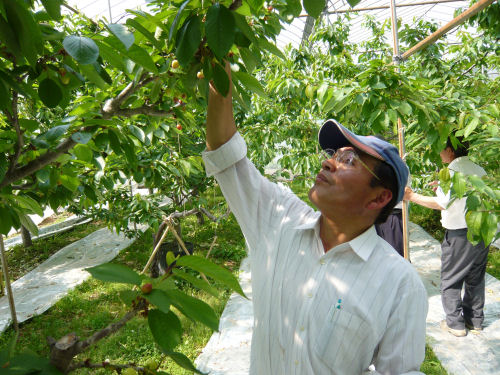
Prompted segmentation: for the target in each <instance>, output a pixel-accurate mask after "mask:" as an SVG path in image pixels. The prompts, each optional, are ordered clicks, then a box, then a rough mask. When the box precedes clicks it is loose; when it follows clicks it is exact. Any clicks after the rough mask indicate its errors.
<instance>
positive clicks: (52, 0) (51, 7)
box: [41, 0, 63, 21]
mask: <svg viewBox="0 0 500 375" xmlns="http://www.w3.org/2000/svg"><path fill="white" fill-rule="evenodd" d="M41 1H42V4H43V6H44V8H45V10H46V11H47V13H48V14H49V16H50V17H52V19H53V20H56V21H59V19H60V18H61V5H62V3H63V0H41Z"/></svg>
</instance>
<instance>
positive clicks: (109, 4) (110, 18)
mask: <svg viewBox="0 0 500 375" xmlns="http://www.w3.org/2000/svg"><path fill="white" fill-rule="evenodd" d="M108 10H109V23H113V17H112V16H111V0H108Z"/></svg>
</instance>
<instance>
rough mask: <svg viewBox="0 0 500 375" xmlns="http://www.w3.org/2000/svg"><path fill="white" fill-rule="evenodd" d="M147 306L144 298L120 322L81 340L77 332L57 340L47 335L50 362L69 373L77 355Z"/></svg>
mask: <svg viewBox="0 0 500 375" xmlns="http://www.w3.org/2000/svg"><path fill="white" fill-rule="evenodd" d="M146 308H147V302H146V300H144V299H142V300H141V301H140V302H139V303H138V304H136V305H135V307H134V309H133V310H131V311H129V312H127V313H126V314H125V315H124V316H123V317H122V318H121V319H120V320H119V321H118V322H115V323H111V324H109V325H108V326H107V327H105V328H103V329H101V330H100V331H97V332H96V333H94V334H93V335H92V336H90V337H89V338H87V339H86V340H83V341H80V339H79V338H78V336H76V334H75V333H70V334H67V335H66V336H63V337H61V338H60V339H59V340H57V341H56V340H55V339H54V338H52V337H47V342H48V343H49V346H50V363H51V364H52V365H53V366H55V367H56V368H58V369H59V370H61V371H62V372H64V373H68V372H69V371H71V369H72V368H73V366H74V365H72V364H71V362H72V361H73V358H74V357H75V356H76V355H78V354H80V353H81V352H83V351H84V350H85V349H87V348H88V347H89V346H92V345H94V344H96V343H97V342H98V341H99V340H101V339H103V338H104V337H106V336H109V335H111V334H113V333H115V332H116V331H118V330H119V329H120V328H122V327H123V326H124V325H125V324H126V323H127V322H128V321H129V320H130V319H132V318H133V317H134V316H135V315H136V314H137V313H138V312H139V311H141V310H143V309H146ZM75 366H77V367H75V368H78V366H79V365H75ZM80 367H81V366H80ZM129 367H131V366H129Z"/></svg>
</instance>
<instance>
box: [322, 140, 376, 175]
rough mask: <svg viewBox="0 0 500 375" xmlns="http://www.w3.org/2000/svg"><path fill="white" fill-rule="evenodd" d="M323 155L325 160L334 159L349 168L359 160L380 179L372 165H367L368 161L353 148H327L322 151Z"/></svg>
mask: <svg viewBox="0 0 500 375" xmlns="http://www.w3.org/2000/svg"><path fill="white" fill-rule="evenodd" d="M321 155H322V157H323V160H330V159H333V160H334V161H335V162H336V163H340V164H342V165H344V166H345V167H348V168H353V167H355V162H359V164H361V165H362V166H363V167H365V168H366V170H367V171H368V172H370V173H371V175H372V176H373V177H375V178H376V179H377V180H380V178H379V177H378V176H377V175H376V174H375V172H373V171H372V170H371V169H370V167H369V166H367V165H366V163H364V162H363V160H361V158H360V157H359V155H358V154H357V152H356V151H354V150H353V149H351V148H341V149H339V150H337V151H335V150H332V149H329V148H327V149H325V150H323V151H322V153H321Z"/></svg>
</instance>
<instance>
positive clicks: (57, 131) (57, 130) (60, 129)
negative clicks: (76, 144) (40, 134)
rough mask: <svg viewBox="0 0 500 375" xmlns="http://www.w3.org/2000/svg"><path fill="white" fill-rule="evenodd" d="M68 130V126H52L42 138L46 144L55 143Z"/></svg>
mask: <svg viewBox="0 0 500 375" xmlns="http://www.w3.org/2000/svg"><path fill="white" fill-rule="evenodd" d="M68 128H69V125H58V126H54V127H53V128H50V129H49V130H48V131H47V132H46V133H45V134H44V138H45V139H46V140H47V142H55V141H56V140H58V139H59V138H61V137H62V136H63V135H64V134H65V133H66V130H68Z"/></svg>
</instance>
